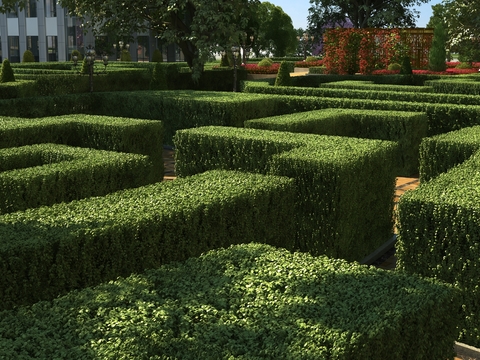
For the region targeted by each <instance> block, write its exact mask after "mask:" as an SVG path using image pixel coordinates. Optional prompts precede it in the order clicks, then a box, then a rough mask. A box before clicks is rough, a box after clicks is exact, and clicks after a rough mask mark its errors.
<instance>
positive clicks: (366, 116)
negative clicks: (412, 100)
mask: <svg viewBox="0 0 480 360" xmlns="http://www.w3.org/2000/svg"><path fill="white" fill-rule="evenodd" d="M245 127H248V128H256V129H268V130H278V131H290V132H301V133H311V134H321V135H338V136H349V137H358V138H367V139H380V140H392V141H397V142H398V144H399V153H398V158H397V161H396V164H397V165H398V169H397V173H396V174H397V175H398V176H413V175H415V176H416V175H418V167H419V162H418V147H419V145H420V142H421V140H422V138H423V137H425V136H426V135H427V127H428V117H427V115H426V114H424V113H414V112H403V111H381V110H355V109H324V110H316V111H308V112H301V113H296V114H288V115H279V116H272V117H268V118H262V119H254V120H249V121H246V122H245Z"/></svg>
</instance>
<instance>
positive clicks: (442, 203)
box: [396, 152, 480, 347]
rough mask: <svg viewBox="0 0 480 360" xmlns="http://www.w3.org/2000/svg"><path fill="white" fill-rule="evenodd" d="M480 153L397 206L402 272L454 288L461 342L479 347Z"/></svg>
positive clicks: (426, 183)
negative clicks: (479, 219)
mask: <svg viewBox="0 0 480 360" xmlns="http://www.w3.org/2000/svg"><path fill="white" fill-rule="evenodd" d="M479 166H480V153H478V152H477V153H475V155H473V156H472V157H471V158H470V159H469V160H467V161H465V162H464V163H463V164H461V165H458V166H456V167H454V168H452V169H450V170H449V171H447V172H446V173H442V174H440V175H438V176H437V177H435V178H433V179H431V180H429V181H427V182H424V183H422V184H421V185H420V186H419V187H418V188H417V189H416V190H415V191H407V193H405V194H404V195H402V197H401V198H400V201H399V204H398V219H399V224H400V226H399V234H400V235H399V239H398V242H397V250H396V253H397V268H398V269H399V270H401V271H405V272H407V273H410V274H412V273H415V274H418V275H420V276H423V277H431V278H435V279H439V280H442V281H445V282H447V283H450V284H452V285H454V286H455V287H456V288H457V289H458V290H459V291H460V294H459V295H458V298H459V300H460V301H461V303H462V306H461V307H459V308H458V310H457V311H458V312H459V313H460V314H461V319H460V320H459V322H458V324H457V327H458V329H459V330H460V335H459V337H458V339H457V340H458V341H460V342H462V343H466V344H468V345H471V346H474V347H480V331H479V329H480V316H479V314H480V306H479V302H478V299H479V297H480V291H479V286H478V279H479V276H480V266H479V262H478V259H479V258H480V238H479V234H480V228H479V222H478V214H479V212H480V208H479V201H478V194H479V193H480V187H479V184H480V174H479V172H478V168H479Z"/></svg>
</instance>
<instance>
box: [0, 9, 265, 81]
mask: <svg viewBox="0 0 480 360" xmlns="http://www.w3.org/2000/svg"><path fill="white" fill-rule="evenodd" d="M26 2H28V0H20V1H14V0H3V1H2V3H1V5H0V11H3V12H5V11H8V10H10V9H11V8H13V6H14V5H15V4H16V3H19V6H20V8H23V7H24V6H25V3H26ZM59 3H60V5H61V6H63V7H65V8H67V9H68V10H69V11H70V12H71V13H72V14H74V15H76V16H78V17H80V18H82V19H83V20H84V24H85V27H86V28H87V29H90V30H92V31H94V32H96V33H102V34H107V33H114V34H118V35H119V36H129V35H131V34H132V33H134V32H144V31H149V30H151V31H152V32H153V34H154V35H155V36H158V37H160V38H162V39H165V40H166V41H167V42H170V43H177V44H178V46H179V47H180V48H181V49H182V52H183V54H184V56H185V60H186V61H187V63H188V64H189V66H190V67H192V68H193V69H194V74H197V75H198V74H199V72H201V70H202V69H203V64H204V63H205V62H206V61H207V60H208V58H209V56H210V54H211V53H212V52H217V51H219V50H222V49H229V48H230V47H231V45H233V44H236V45H238V44H239V42H240V40H241V36H242V35H243V34H244V32H245V28H246V27H247V25H248V17H247V16H245V12H246V9H248V8H249V7H250V6H251V5H254V4H258V3H259V0H176V1H172V0H122V1H119V0H102V1H93V0H59Z"/></svg>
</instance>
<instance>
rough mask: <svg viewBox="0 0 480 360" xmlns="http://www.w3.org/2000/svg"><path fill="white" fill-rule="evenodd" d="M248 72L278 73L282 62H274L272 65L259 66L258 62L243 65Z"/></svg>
mask: <svg viewBox="0 0 480 360" xmlns="http://www.w3.org/2000/svg"><path fill="white" fill-rule="evenodd" d="M242 67H243V68H245V70H247V73H248V74H276V73H277V72H278V68H279V67H280V63H273V64H272V66H258V65H257V64H244V65H242Z"/></svg>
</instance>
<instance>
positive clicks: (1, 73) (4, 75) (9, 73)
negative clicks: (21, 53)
mask: <svg viewBox="0 0 480 360" xmlns="http://www.w3.org/2000/svg"><path fill="white" fill-rule="evenodd" d="M14 81H15V75H14V74H13V70H12V67H11V66H10V61H8V59H4V60H3V62H2V69H1V70H0V83H8V82H14Z"/></svg>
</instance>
